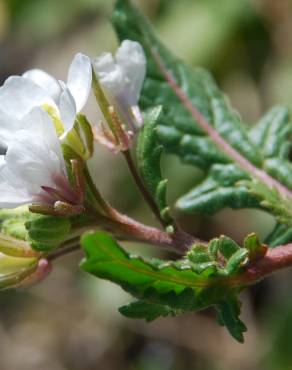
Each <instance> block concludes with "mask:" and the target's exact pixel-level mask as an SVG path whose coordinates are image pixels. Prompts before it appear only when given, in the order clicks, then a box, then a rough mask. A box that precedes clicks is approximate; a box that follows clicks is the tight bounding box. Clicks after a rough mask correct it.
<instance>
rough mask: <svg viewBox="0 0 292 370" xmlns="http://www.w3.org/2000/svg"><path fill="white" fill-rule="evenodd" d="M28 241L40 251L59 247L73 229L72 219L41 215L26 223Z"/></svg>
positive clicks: (48, 250)
mask: <svg viewBox="0 0 292 370" xmlns="http://www.w3.org/2000/svg"><path fill="white" fill-rule="evenodd" d="M25 226H26V229H27V231H28V241H29V242H30V243H31V246H32V248H33V249H34V250H36V251H38V252H50V251H52V250H54V249H56V248H58V247H59V246H60V245H61V244H62V243H63V242H64V241H65V240H66V238H67V237H68V235H69V233H70V230H71V223H70V220H69V219H67V218H61V217H54V216H39V217H36V218H35V219H34V220H32V221H28V222H26V224H25Z"/></svg>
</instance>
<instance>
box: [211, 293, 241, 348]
mask: <svg viewBox="0 0 292 370" xmlns="http://www.w3.org/2000/svg"><path fill="white" fill-rule="evenodd" d="M216 309H217V312H218V317H219V322H220V323H221V324H222V325H224V326H226V327H227V329H228V330H229V332H230V334H231V335H232V336H233V337H234V338H235V339H237V340H238V341H239V342H240V343H243V342H244V338H243V333H244V332H246V331H247V328H246V326H245V325H244V323H243V322H242V321H241V320H240V319H239V315H240V302H238V300H237V299H232V298H230V300H229V301H227V302H224V303H220V304H217V305H216Z"/></svg>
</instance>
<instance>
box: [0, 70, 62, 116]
mask: <svg viewBox="0 0 292 370" xmlns="http://www.w3.org/2000/svg"><path fill="white" fill-rule="evenodd" d="M43 104H49V105H51V106H53V107H56V105H55V103H54V101H53V100H52V99H51V97H50V96H49V95H48V93H47V92H46V91H45V90H44V89H42V88H41V87H40V86H38V85H37V84H36V83H35V82H33V81H32V80H30V79H28V78H25V77H20V76H12V77H9V78H8V79H7V80H6V82H5V83H4V85H3V86H2V87H1V88H0V107H1V110H3V112H4V113H6V114H8V115H10V116H11V117H15V118H17V119H19V118H21V117H23V116H24V115H25V114H27V113H28V112H29V111H30V110H31V109H32V108H33V107H35V106H40V105H43Z"/></svg>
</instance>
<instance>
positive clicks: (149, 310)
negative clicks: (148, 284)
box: [119, 301, 177, 322]
mask: <svg viewBox="0 0 292 370" xmlns="http://www.w3.org/2000/svg"><path fill="white" fill-rule="evenodd" d="M119 311H120V313H121V314H122V315H124V316H126V317H129V318H131V319H144V320H146V321H148V322H149V321H153V320H155V319H157V318H158V317H165V316H169V315H171V316H175V315H176V314H177V312H176V311H175V310H173V309H171V308H170V307H168V306H166V305H159V304H152V303H148V302H145V301H136V302H132V303H130V304H128V305H126V306H122V307H120V308H119Z"/></svg>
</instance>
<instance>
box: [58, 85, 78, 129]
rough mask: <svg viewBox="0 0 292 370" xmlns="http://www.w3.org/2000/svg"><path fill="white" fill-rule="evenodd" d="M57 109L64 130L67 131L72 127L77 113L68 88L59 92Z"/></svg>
mask: <svg viewBox="0 0 292 370" xmlns="http://www.w3.org/2000/svg"><path fill="white" fill-rule="evenodd" d="M59 110H60V115H61V121H62V123H63V125H64V128H65V131H66V132H68V131H70V130H71V129H72V127H73V125H74V121H75V118H76V114H77V111H76V104H75V100H74V98H73V96H72V94H71V92H70V90H69V89H68V88H66V89H65V90H64V91H63V93H62V94H61V97H60V106H59Z"/></svg>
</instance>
